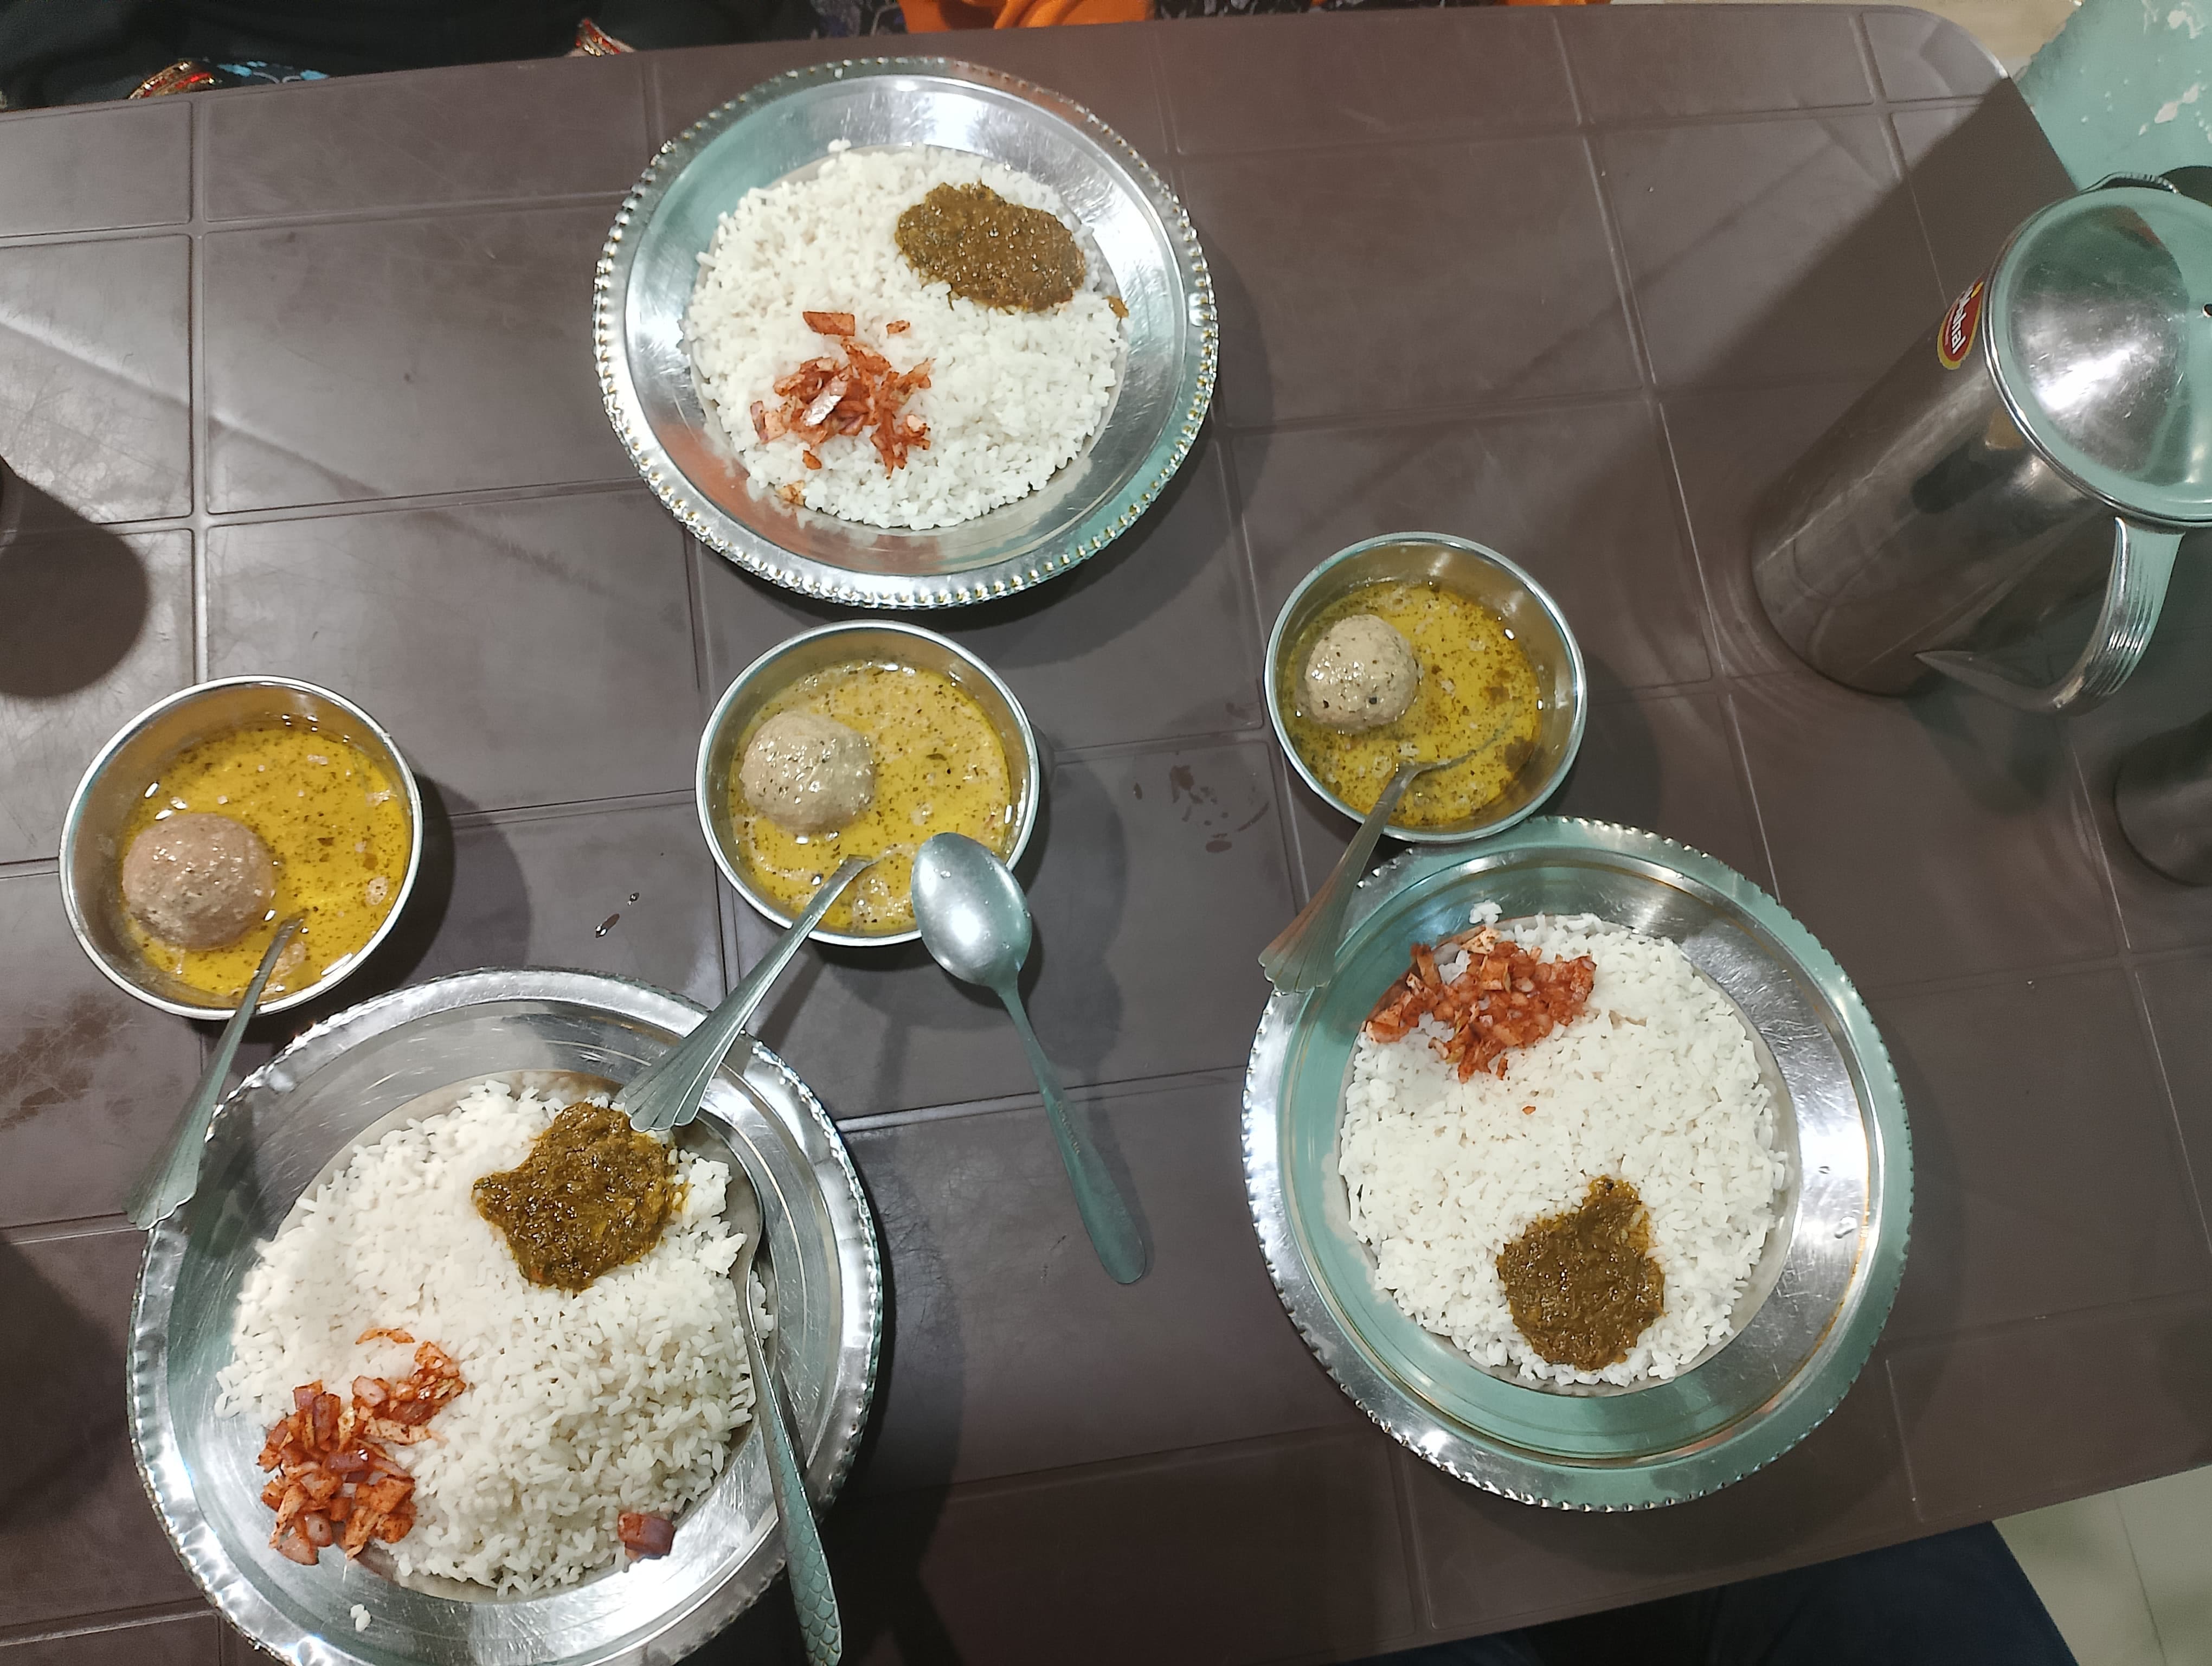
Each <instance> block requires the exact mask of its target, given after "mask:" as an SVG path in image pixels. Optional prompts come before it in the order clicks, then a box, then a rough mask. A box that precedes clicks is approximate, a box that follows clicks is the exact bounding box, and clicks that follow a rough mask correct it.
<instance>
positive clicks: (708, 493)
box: [592, 58, 1219, 608]
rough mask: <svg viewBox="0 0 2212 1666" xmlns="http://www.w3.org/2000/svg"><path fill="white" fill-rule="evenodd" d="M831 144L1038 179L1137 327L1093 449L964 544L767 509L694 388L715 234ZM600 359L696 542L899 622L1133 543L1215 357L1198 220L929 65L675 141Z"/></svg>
mask: <svg viewBox="0 0 2212 1666" xmlns="http://www.w3.org/2000/svg"><path fill="white" fill-rule="evenodd" d="M840 139H842V140H845V141H847V142H848V143H851V144H853V145H854V147H855V148H859V149H868V148H873V147H886V146H895V145H914V144H929V145H937V146H939V147H941V148H943V149H950V150H962V151H968V152H971V153H974V154H976V155H983V156H988V157H991V158H993V159H994V160H996V161H1001V162H1004V163H1006V164H1007V165H1008V166H1010V167H1017V168H1019V169H1021V170H1022V171H1023V172H1024V173H1030V174H1032V175H1034V176H1035V177H1036V178H1037V179H1042V180H1043V181H1044V182H1045V183H1046V184H1048V185H1051V186H1052V187H1053V189H1054V190H1055V191H1057V192H1059V193H1060V198H1061V200H1062V201H1063V202H1064V203H1065V204H1066V206H1067V208H1068V209H1069V210H1070V211H1071V212H1072V213H1073V214H1074V215H1075V216H1076V217H1077V218H1078V219H1079V220H1080V221H1081V222H1082V225H1083V228H1084V233H1085V242H1086V245H1087V248H1086V252H1087V253H1088V254H1089V255H1090V257H1091V262H1092V269H1093V272H1094V275H1095V277H1097V283H1098V286H1099V287H1101V288H1103V289H1105V290H1106V291H1107V292H1108V293H1109V294H1114V295H1119V296H1120V297H1121V301H1122V304H1123V305H1124V306H1126V307H1127V308H1128V309H1129V315H1128V319H1127V326H1126V327H1127V347H1126V351H1125V355H1124V358H1123V363H1122V372H1121V383H1120V386H1118V387H1117V388H1116V389H1115V395H1114V402H1113V404H1112V405H1111V406H1110V407H1109V410H1108V412H1107V416H1106V420H1105V422H1104V423H1103V424H1102V425H1101V427H1100V429H1099V431H1098V432H1097V434H1096V435H1093V436H1092V437H1091V441H1090V443H1089V444H1088V445H1087V446H1086V447H1085V449H1084V450H1083V452H1082V453H1080V454H1079V455H1078V456H1077V457H1076V459H1074V460H1073V462H1071V463H1069V464H1068V465H1066V467H1065V468H1063V469H1061V470H1060V472H1059V473H1058V474H1056V475H1054V477H1052V479H1051V480H1049V481H1048V482H1047V483H1045V484H1044V485H1043V486H1042V487H1041V488H1040V489H1037V490H1036V491H1034V492H1032V493H1030V495H1029V496H1027V497H1024V498H1023V499H1021V500H1019V501H1018V502H1013V503H1009V504H1006V505H1005V506H1003V507H1002V508H997V509H994V510H992V511H991V512H990V513H989V514H985V515H982V516H981V517H979V518H977V519H976V520H971V521H969V522H967V523H965V524H964V525H962V526H951V527H943V528H939V529H937V530H934V531H931V532H891V531H887V530H884V529H883V528H879V527H872V526H860V525H857V524H855V523H854V522H850V521H843V520H836V519H834V518H833V517H831V516H829V515H824V514H817V513H816V512H814V511H811V510H806V509H793V508H789V507H787V505H785V504H784V503H782V502H781V501H779V500H778V499H777V498H775V496H773V495H772V494H768V493H761V494H756V493H755V492H754V491H753V490H752V489H751V487H750V483H749V482H748V480H747V478H746V477H745V473H744V470H743V468H742V467H740V466H739V465H738V464H737V463H736V461H735V460H734V459H733V456H732V450H731V447H730V446H729V443H728V441H726V439H724V438H722V437H721V436H720V435H718V434H717V432H716V431H715V429H716V425H715V423H714V420H713V419H712V417H710V416H709V414H708V411H707V410H706V409H705V407H704V405H703V404H702V401H701V399H700V398H699V395H698V392H697V391H696V389H695V388H694V387H693V386H692V380H691V362H690V353H689V351H688V350H687V349H686V347H685V345H684V335H683V321H684V309H685V308H686V307H688V306H689V305H690V299H691V290H692V285H693V283H694V281H695V279H696V277H697V273H698V258H699V256H700V255H701V254H702V253H703V252H705V250H706V248H707V246H708V243H709V241H710V240H712V239H713V236H714V228H715V225H716V223H717V222H718V221H719V220H720V216H722V215H723V214H725V213H726V212H727V211H728V210H730V209H732V207H734V206H735V205H736V204H737V202H738V198H741V197H743V196H744V193H745V192H748V191H750V190H751V189H753V188H754V187H755V186H757V185H771V184H773V183H775V181H776V180H778V179H783V178H785V177H786V176H787V175H789V174H792V173H799V172H800V171H802V170H804V169H807V168H810V167H814V166H816V165H817V164H818V163H819V162H820V161H822V159H823V157H824V156H825V155H827V154H828V153H829V145H830V143H831V142H832V141H835V140H840ZM592 340H593V350H594V353H595V355H596V356H597V358H598V360H599V384H600V387H601V390H602V392H604V393H605V399H606V407H607V417H608V420H609V421H611V423H613V424H614V428H615V432H616V433H617V435H620V436H621V437H622V441H623V444H624V445H625V446H626V447H629V454H630V458H631V459H632V460H633V461H634V462H635V464H636V465H637V469H638V472H639V473H640V474H641V475H643V476H644V477H645V478H646V481H647V483H648V484H650V485H651V486H652V487H653V489H654V490H655V491H656V492H658V493H659V495H660V499H661V502H664V503H665V504H666V505H667V506H668V507H669V508H670V509H671V511H672V512H673V513H674V514H675V515H676V517H677V518H678V520H681V521H682V522H683V523H684V526H687V527H688V528H690V531H691V532H692V534H693V535H694V536H695V537H696V538H699V540H700V541H701V542H702V543H704V544H708V545H709V546H710V547H712V548H714V549H716V550H720V551H721V552H722V554H724V555H725V556H728V557H729V558H730V559H731V560H732V561H733V562H736V563H737V564H738V566H740V567H743V568H744V569H747V570H748V571H750V572H753V573H757V574H758V575H760V576H761V577H763V578H764V579H769V580H772V581H774V582H775V583H777V584H781V585H784V586H787V587H789V588H791V589H793V590H797V591H800V592H803V593H805V594H807V595H811V596H822V597H825V598H828V599H831V600H835V601H842V602H850V603H857V604H859V605H863V606H869V607H897V608H907V607H945V606H951V605H958V604H961V603H964V602H975V601H981V600H984V599H987V598H989V597H993V596H1002V595H1006V594H1008V593H1012V592H1013V591H1017V590H1022V589H1026V588H1027V587H1030V586H1031V585H1035V584H1039V583H1042V581H1044V580H1046V579H1048V578H1050V577H1052V576H1053V575H1054V574H1056V573H1062V572H1065V571H1066V570H1067V569H1069V568H1071V567H1073V566H1075V565H1076V564H1077V563H1078V562H1082V561H1084V560H1085V559H1087V558H1088V557H1089V556H1093V555H1096V554H1097V552H1098V551H1099V550H1103V549H1104V548H1105V547H1106V545H1107V544H1109V543H1111V542H1112V541H1113V540H1114V539H1115V538H1116V537H1118V536H1120V535H1121V533H1122V532H1126V531H1127V530H1128V528H1129V527H1130V526H1132V525H1133V524H1134V523H1135V521H1136V520H1137V517H1138V516H1139V515H1140V514H1143V513H1144V510H1145V508H1146V506H1147V505H1148V504H1150V503H1151V502H1152V500H1153V499H1154V498H1155V497H1157V496H1158V495H1159V493H1160V490H1161V489H1162V488H1163V487H1164V486H1165V485H1166V484H1167V483H1168V481H1169V480H1170V479H1171V478H1172V477H1174V475H1175V471H1176V469H1177V468H1178V467H1180V466H1181V465H1182V459H1183V458H1184V457H1185V456H1186V455H1187V454H1188V452H1189V450H1190V447H1191V446H1192V444H1193V443H1194V441H1196V439H1197V437H1198V430H1199V425H1200V423H1201V422H1202V421H1203V420H1204V419H1205V417H1206V407H1207V406H1208V405H1209V404H1211V403H1212V398H1213V380H1214V372H1215V366H1216V362H1217V359H1218V351H1219V348H1218V330H1217V327H1216V325H1215V319H1214V307H1213V283H1212V278H1211V277H1210V276H1209V275H1208V273H1207V271H1206V257H1205V255H1204V253H1203V252H1201V251H1200V248H1199V246H1198V238H1197V234H1195V233H1194V232H1193V230H1192V229H1191V224H1190V216H1188V214H1186V213H1185V212H1184V211H1183V208H1182V204H1180V203H1179V202H1177V201H1176V197H1175V193H1174V192H1171V191H1170V190H1169V189H1168V187H1167V185H1165V184H1164V182H1163V181H1162V180H1161V179H1160V177H1159V176H1158V174H1157V173H1154V172H1153V171H1152V168H1151V167H1149V166H1148V165H1147V164H1146V161H1145V160H1144V159H1143V158H1142V157H1141V156H1139V155H1138V154H1137V153H1136V151H1135V150H1133V149H1131V148H1130V146H1129V144H1128V143H1127V142H1126V141H1125V140H1123V139H1122V138H1121V136H1120V135H1119V134H1117V133H1115V131H1113V129H1111V128H1109V127H1108V126H1107V125H1105V124H1104V123H1103V122H1102V121H1100V120H1099V119H1097V117H1096V116H1094V115H1092V114H1091V112H1089V111H1088V110H1085V109H1084V108H1083V106H1080V105H1079V104H1075V103H1073V102H1071V101H1070V100H1066V99H1064V98H1062V97H1060V95H1059V94H1056V93H1051V92H1048V91H1047V90H1045V89H1044V88H1042V87H1035V86H1031V85H1030V83H1029V82H1024V81H1019V80H1017V79H1015V78H1014V77H1013V76H1007V75H1001V74H1000V73H999V72H998V71H996V70H985V69H981V68H979V67H977V66H975V65H974V64H959V63H955V62H953V61H952V60H951V59H949V58H867V59H854V60H848V61H847V62H845V63H842V64H822V65H819V66H817V67H816V68H813V69H809V70H794V71H793V72H792V73H790V74H788V75H784V76H777V77H775V79H774V80H771V81H767V82H763V83H761V85H759V86H757V87H756V88H753V89H752V90H751V91H750V92H749V93H747V94H744V96H743V97H742V98H738V99H735V100H732V101H731V102H730V103H728V104H726V105H724V106H722V107H721V108H720V109H719V110H716V111H714V112H713V113H712V114H710V115H708V116H706V117H704V118H702V119H700V120H699V121H697V122H696V123H694V124H693V125H691V126H690V127H689V128H687V129H686V130H684V132H683V133H682V134H680V135H679V136H678V137H676V138H674V139H671V140H670V141H669V142H668V143H667V144H665V145H664V146H663V147H662V148H661V151H660V154H659V155H658V156H656V157H654V158H653V162H652V163H651V165H650V166H649V167H647V169H646V171H645V173H644V176H643V178H641V179H640V180H639V181H638V183H637V185H636V187H635V189H634V190H632V191H631V192H630V194H629V199H628V200H627V201H626V202H624V203H623V207H622V211H621V212H620V213H619V214H617V216H615V223H614V228H613V229H612V230H611V232H609V233H608V234H607V242H606V248H605V252H604V253H603V254H602V255H601V257H600V259H599V281H598V286H597V295H596V299H595V304H594V314H593V320H592Z"/></svg>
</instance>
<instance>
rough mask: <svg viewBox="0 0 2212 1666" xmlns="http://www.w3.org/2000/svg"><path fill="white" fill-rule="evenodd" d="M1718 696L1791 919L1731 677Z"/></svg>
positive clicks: (1777, 896)
mask: <svg viewBox="0 0 2212 1666" xmlns="http://www.w3.org/2000/svg"><path fill="white" fill-rule="evenodd" d="M1720 699H1721V714H1722V715H1723V717H1725V718H1726V719H1727V720H1728V726H1729V741H1730V742H1731V745H1730V747H1729V751H1731V752H1733V753H1734V754H1735V768H1736V779H1737V780H1739V781H1741V782H1742V783H1743V790H1744V793H1745V795H1746V796H1747V798H1748V799H1749V800H1751V824H1752V825H1753V827H1756V828H1757V829H1758V830H1759V852H1760V854H1762V855H1764V856H1765V858H1766V883H1767V884H1768V885H1771V886H1773V887H1774V890H1773V893H1772V894H1773V897H1774V900H1775V901H1776V902H1778V903H1781V904H1782V906H1783V907H1784V909H1789V910H1790V918H1792V919H1793V920H1794V919H1796V909H1790V899H1789V897H1786V896H1784V894H1783V891H1782V868H1781V865H1780V864H1779V863H1778V862H1777V861H1776V860H1774V840H1773V838H1772V836H1771V835H1770V834H1769V833H1768V832H1767V830H1766V809H1765V806H1763V805H1762V804H1760V802H1759V782H1758V781H1757V780H1756V779H1755V778H1754V777H1753V775H1752V773H1751V748H1750V747H1749V746H1748V745H1746V744H1745V742H1744V738H1743V717H1742V714H1741V713H1740V712H1738V711H1737V710H1736V705H1735V684H1734V681H1733V679H1730V681H1729V684H1728V685H1727V686H1725V687H1724V688H1723V690H1721V696H1720ZM1853 987H1854V988H1857V980H1856V979H1854V980H1853ZM1859 999H1860V1000H1865V999H1866V992H1865V991H1864V990H1863V989H1861V990H1860V993H1859ZM1885 1044H1886V1043H1885Z"/></svg>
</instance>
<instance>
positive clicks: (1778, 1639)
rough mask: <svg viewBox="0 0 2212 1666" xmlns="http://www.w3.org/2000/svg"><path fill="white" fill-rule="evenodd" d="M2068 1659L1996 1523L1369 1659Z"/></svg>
mask: <svg viewBox="0 0 2212 1666" xmlns="http://www.w3.org/2000/svg"><path fill="white" fill-rule="evenodd" d="M1631 1663H1632V1666H2075V1659H2074V1656H2073V1653H2072V1651H2070V1650H2069V1649H2068V1648H2067V1646H2066V1643H2065V1639H2063V1638H2061V1637H2060V1636H2059V1635H2058V1628H2057V1626H2054V1625H2052V1624H2051V1616H2050V1615H2049V1614H2046V1613H2045V1612H2044V1608H2043V1603H2042V1602H2041V1601H2040V1600H2039V1598H2038V1597H2037V1596H2036V1594H2035V1589H2034V1587H2033V1586H2032V1585H2030V1584H2028V1583H2027V1575H2026V1574H2024V1573H2022V1572H2021V1571H2020V1564H2019V1563H2017V1562H2015V1561H2014V1560H2013V1559H2012V1553H2011V1552H2010V1551H2008V1550H2007V1549H2006V1548H2005V1544H2004V1541H2003V1540H2002V1539H2001V1538H1999V1537H1998V1536H1997V1530H1996V1529H1995V1528H1994V1527H1991V1526H1989V1525H1988V1524H1986V1523H1984V1525H1982V1526H1980V1527H1968V1528H1961V1529H1960V1530H1959V1531H1957V1532H1955V1533H1939V1534H1937V1535H1936V1536H1935V1537H1933V1538H1930V1539H1920V1540H1916V1541H1914V1542H1912V1543H1911V1544H1902V1545H1893V1546H1891V1547H1889V1548H1888V1549H1887V1550H1870V1551H1869V1552H1867V1553H1866V1554H1864V1555H1863V1556H1846V1557H1844V1559H1843V1560H1841V1561H1835V1562H1823V1563H1820V1564H1819V1565H1818V1566H1814V1567H1808V1568H1799V1569H1798V1570H1796V1572H1792V1573H1776V1574H1771V1575H1769V1576H1768V1577H1767V1578H1764V1579H1747V1580H1745V1581H1743V1582H1742V1583H1741V1584H1735V1585H1723V1586H1721V1587H1720V1588H1719V1589H1717V1590H1702V1591H1697V1592H1693V1593H1692V1595H1690V1596H1674V1597H1669V1598H1668V1599H1667V1600H1666V1601H1664V1602H1645V1603H1642V1604H1639V1605H1638V1606H1637V1607H1635V1608H1616V1609H1614V1610H1613V1612H1612V1613H1610V1614H1589V1615H1586V1616H1585V1617H1583V1618H1582V1619H1579V1620H1560V1621H1559V1622H1558V1623H1556V1624H1554V1625H1549V1626H1530V1627H1528V1629H1527V1630H1525V1631H1517V1632H1501V1633H1498V1634H1497V1635H1496V1636H1493V1637H1474V1638H1468V1639H1466V1640H1465V1641H1463V1642H1459V1643H1437V1644H1432V1645H1429V1646H1428V1647H1426V1648H1421V1649H1411V1650H1408V1651H1406V1652H1405V1653H1403V1654H1395V1655H1384V1656H1381V1657H1378V1658H1376V1660H1374V1661H1370V1662H1367V1663H1364V1666H1631Z"/></svg>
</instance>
